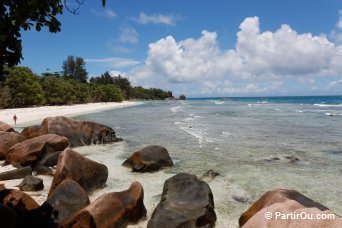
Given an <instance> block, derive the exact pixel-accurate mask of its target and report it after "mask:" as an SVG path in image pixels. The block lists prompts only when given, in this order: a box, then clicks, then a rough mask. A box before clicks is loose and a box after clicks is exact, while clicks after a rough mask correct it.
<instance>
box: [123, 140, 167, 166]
mask: <svg viewBox="0 0 342 228" xmlns="http://www.w3.org/2000/svg"><path fill="white" fill-rule="evenodd" d="M122 165H124V166H126V167H130V168H132V171H134V172H152V171H156V170H159V169H160V168H162V167H167V166H173V161H172V160H171V158H170V155H169V153H168V151H167V149H166V148H165V147H162V146H148V147H144V148H143V149H141V150H139V151H136V152H134V153H133V154H132V155H131V156H130V157H129V158H128V159H127V160H126V161H124V163H123V164H122Z"/></svg>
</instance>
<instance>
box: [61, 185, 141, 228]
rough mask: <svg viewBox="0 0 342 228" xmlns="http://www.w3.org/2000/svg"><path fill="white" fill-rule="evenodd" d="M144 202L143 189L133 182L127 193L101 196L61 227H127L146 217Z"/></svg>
mask: <svg viewBox="0 0 342 228" xmlns="http://www.w3.org/2000/svg"><path fill="white" fill-rule="evenodd" d="M143 201H144V190H143V187H142V186H141V184H140V183H139V182H133V183H132V185H131V186H130V188H129V189H128V190H126V191H123V192H113V193H107V194H104V195H102V196H100V197H99V198H97V199H96V200H95V201H94V202H93V203H91V204H89V205H88V206H87V207H85V208H84V209H82V210H80V211H79V212H77V214H75V215H74V216H72V217H71V218H70V219H68V220H67V221H66V222H64V223H63V224H62V225H61V226H60V227H61V228H66V227H126V226H127V224H128V223H136V222H138V221H139V220H140V219H141V218H143V217H145V216H146V209H145V206H144V202H143Z"/></svg>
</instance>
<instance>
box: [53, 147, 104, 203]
mask: <svg viewBox="0 0 342 228" xmlns="http://www.w3.org/2000/svg"><path fill="white" fill-rule="evenodd" d="M107 177H108V169H107V167H106V166H105V165H103V164H101V163H98V162H95V161H92V160H90V159H88V158H86V157H84V156H82V155H81V154H79V153H77V152H76V151H73V150H72V149H70V148H67V149H65V150H64V151H63V152H62V153H61V154H60V155H59V158H58V163H57V168H56V171H55V176H54V178H53V180H52V183H51V188H50V191H49V196H50V195H51V193H52V192H53V191H54V190H55V189H56V188H57V186H58V185H59V184H60V183H62V181H63V180H66V179H71V180H74V181H76V182H77V183H78V184H79V185H81V186H82V188H84V190H86V191H91V190H94V189H96V188H99V187H102V186H103V185H104V184H105V183H106V181H107Z"/></svg>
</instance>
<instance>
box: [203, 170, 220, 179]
mask: <svg viewBox="0 0 342 228" xmlns="http://www.w3.org/2000/svg"><path fill="white" fill-rule="evenodd" d="M219 175H220V173H218V172H216V171H214V170H212V169H209V170H208V171H207V172H205V173H204V174H203V175H202V176H201V177H200V180H203V181H211V180H213V179H214V178H215V177H217V176H219Z"/></svg>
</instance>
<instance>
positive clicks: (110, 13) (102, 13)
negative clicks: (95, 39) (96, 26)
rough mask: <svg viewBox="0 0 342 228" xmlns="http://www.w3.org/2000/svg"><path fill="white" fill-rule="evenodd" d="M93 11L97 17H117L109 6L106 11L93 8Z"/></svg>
mask: <svg viewBox="0 0 342 228" xmlns="http://www.w3.org/2000/svg"><path fill="white" fill-rule="evenodd" d="M91 13H92V14H94V15H95V16H97V17H106V18H114V17H117V14H116V13H115V12H114V11H113V10H111V9H109V8H105V9H104V11H97V10H91Z"/></svg>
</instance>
